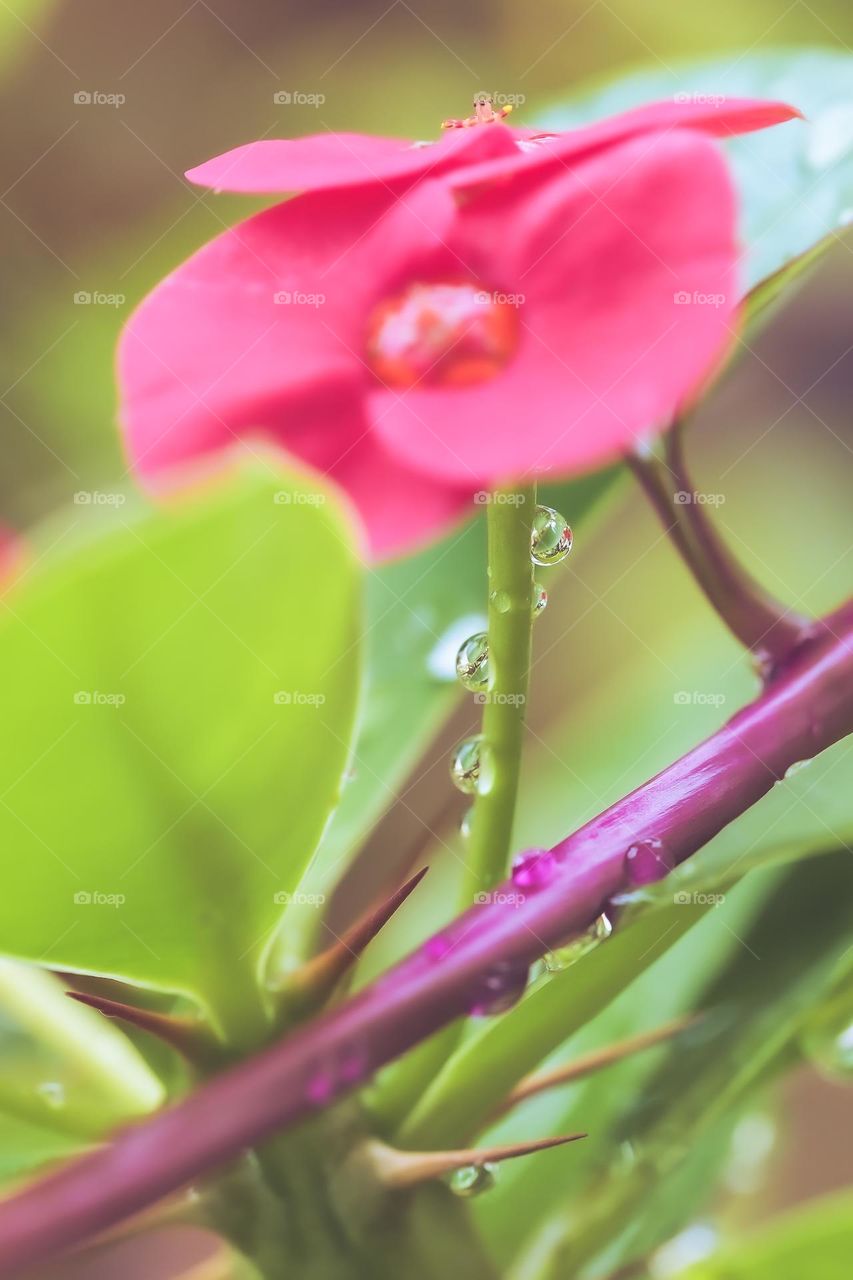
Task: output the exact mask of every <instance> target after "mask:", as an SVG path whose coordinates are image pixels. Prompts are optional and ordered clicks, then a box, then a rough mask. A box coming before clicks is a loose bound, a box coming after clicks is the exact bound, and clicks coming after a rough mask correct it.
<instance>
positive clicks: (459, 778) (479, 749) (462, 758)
mask: <svg viewBox="0 0 853 1280" xmlns="http://www.w3.org/2000/svg"><path fill="white" fill-rule="evenodd" d="M450 776H451V778H452V779H453V785H454V786H455V787H457V788H458V790H459V791H462V792H464V794H465V795H467V796H473V795H486V794H487V793H488V792H489V791H490V790H491V788H492V783H493V782H494V761H493V758H492V752H491V749H490V748H489V746H488V744H487V743H485V742H484V741H483V737H482V734H477V736H476V737H473V738H465V740H464V741H463V742H460V743H459V745H458V746H457V748H456V750H455V751H454V752H453V755H452V756H451V759H450Z"/></svg>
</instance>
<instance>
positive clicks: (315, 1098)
mask: <svg viewBox="0 0 853 1280" xmlns="http://www.w3.org/2000/svg"><path fill="white" fill-rule="evenodd" d="M367 1066H368V1059H367V1052H366V1050H365V1049H364V1047H363V1046H362V1045H360V1044H346V1045H342V1046H341V1047H340V1048H339V1049H338V1050H337V1051H335V1052H334V1053H333V1054H332V1055H331V1056H330V1057H329V1058H328V1059H327V1060H326V1061H325V1062H323V1063H322V1064H321V1065H320V1066H318V1067H317V1069H316V1070H315V1071H313V1072H312V1074H311V1076H310V1077H309V1079H308V1083H307V1085H306V1088H305V1097H306V1098H307V1100H308V1101H309V1102H310V1103H313V1105H314V1106H316V1107H322V1106H325V1105H326V1104H327V1103H328V1102H331V1101H332V1099H333V1098H335V1097H337V1095H338V1094H339V1093H342V1092H344V1091H345V1090H346V1089H349V1088H351V1086H352V1085H354V1084H357V1083H358V1081H359V1080H362V1079H363V1078H364V1076H365V1074H366V1072H367Z"/></svg>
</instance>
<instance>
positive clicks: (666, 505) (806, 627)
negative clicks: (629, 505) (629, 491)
mask: <svg viewBox="0 0 853 1280" xmlns="http://www.w3.org/2000/svg"><path fill="white" fill-rule="evenodd" d="M682 433H683V428H682V424H681V423H675V425H674V426H673V427H672V429H671V430H670V432H669V433H668V435H667V437H666V440H665V443H664V453H663V456H662V457H660V456H655V455H654V454H653V453H650V452H636V453H634V454H632V455H630V456H629V458H628V464H629V466H630V467H631V469H632V471H633V472H634V474H635V476H636V477H637V479H638V481H639V482H640V484H641V485H642V487H643V489H644V491H645V493H646V496H647V497H648V498H649V501H650V502H651V503H652V506H653V507H654V508H655V511H656V512H657V514H658V516H659V517H660V520H661V523H662V524H663V527H664V528H665V529H666V531H667V533H668V534H669V535H670V537H671V538H672V541H673V542H674V544H675V546H676V547H677V548H678V551H679V552H680V554H681V557H682V559H683V560H684V563H685V564H686V565H687V567H688V569H689V570H690V572H691V573H692V574H693V577H694V578H695V580H696V582H697V584H698V586H699V587H700V588H701V590H702V591H703V592H704V594H705V596H706V598H707V599H708V601H709V602H710V604H711V605H712V606H713V608H714V609H715V610H716V612H717V613H718V614H719V616H720V617H721V618H722V620H723V622H725V624H726V626H727V627H728V628H729V630H730V631H731V632H732V634H733V635H734V636H735V637H736V638H737V639H738V640H740V642H741V643H742V644H743V645H745V647H746V648H747V649H749V650H750V652H751V653H752V654H753V655H754V656H755V658H756V661H757V663H758V666H759V669H760V670H761V671H762V672H763V673H764V674H770V673H771V672H772V671H773V670H774V669H775V667H776V666H778V664H779V663H780V662H781V661H782V660H783V659H784V658H786V657H787V656H788V654H789V653H791V651H792V650H793V649H794V648H796V646H797V645H798V644H800V643H801V642H802V641H803V640H804V639H805V638H806V637H807V635H808V634H809V631H810V629H811V627H812V626H813V622H812V620H811V619H810V618H806V617H804V616H803V615H801V614H798V613H796V612H795V611H794V610H792V609H786V608H785V607H784V605H782V604H781V603H780V602H779V601H777V600H775V599H774V598H773V597H772V596H771V595H770V594H769V593H768V592H766V591H765V590H764V588H763V587H762V586H761V585H760V584H759V583H758V582H756V581H755V579H754V578H752V577H751V575H750V574H749V573H747V571H746V569H744V567H743V566H742V565H741V564H740V563H739V562H738V560H737V559H736V558H735V556H734V555H733V554H732V552H731V551H730V549H729V548H728V547H727V545H726V544H725V542H724V541H723V540H722V539H721V538H720V535H719V533H718V532H717V528H716V526H715V524H714V522H713V521H712V520H711V519H709V517H708V515H707V513H706V510H705V506H704V504H703V503H701V502H699V501H697V500H696V499H697V493H696V490H695V489H694V487H693V483H692V481H691V478H690V475H689V473H688V471H687V467H686V464H685V460H684V447H683V440H682Z"/></svg>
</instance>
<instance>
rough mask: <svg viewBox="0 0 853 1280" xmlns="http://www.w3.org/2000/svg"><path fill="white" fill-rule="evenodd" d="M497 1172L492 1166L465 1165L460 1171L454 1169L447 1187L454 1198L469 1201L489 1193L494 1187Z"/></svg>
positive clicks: (495, 1166) (494, 1166) (495, 1167)
mask: <svg viewBox="0 0 853 1280" xmlns="http://www.w3.org/2000/svg"><path fill="white" fill-rule="evenodd" d="M497 1172H498V1170H497V1165H494V1164H488V1163H486V1164H466V1165H463V1167H462V1168H461V1169H454V1171H453V1173H452V1174H451V1175H450V1180H449V1183H448V1185H449V1187H450V1190H451V1191H452V1192H453V1194H454V1195H455V1196H462V1197H463V1198H464V1199H470V1197H471V1196H479V1195H482V1194H483V1192H484V1191H490V1190H491V1189H492V1187H493V1186H494V1185H495V1179H496V1177H497Z"/></svg>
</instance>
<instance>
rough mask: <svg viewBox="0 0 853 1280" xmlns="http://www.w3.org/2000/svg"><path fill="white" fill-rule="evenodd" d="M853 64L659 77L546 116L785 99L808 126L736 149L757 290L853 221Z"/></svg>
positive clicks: (807, 60)
mask: <svg viewBox="0 0 853 1280" xmlns="http://www.w3.org/2000/svg"><path fill="white" fill-rule="evenodd" d="M851 86H853V56H851V55H850V53H849V52H841V51H839V50H834V49H820V48H815V49H802V50H801V49H780V50H778V51H769V52H763V53H754V54H752V55H751V56H745V57H739V58H731V57H728V58H714V59H707V60H703V61H701V62H691V63H679V64H678V65H677V66H676V67H674V68H669V67H664V68H660V69H658V68H655V69H651V70H648V71H640V72H637V73H636V74H634V75H630V76H626V77H623V78H621V79H619V80H617V81H615V82H614V83H612V84H609V85H607V86H606V87H605V88H601V89H598V90H594V91H593V92H591V93H587V94H586V95H584V96H582V97H580V98H575V99H573V100H571V101H570V102H568V103H566V104H565V105H561V106H557V107H554V108H553V109H552V110H551V111H549V112H547V113H546V114H545V116H544V117H543V122H544V123H546V124H547V125H548V126H549V127H552V128H565V127H567V126H569V125H576V124H580V123H584V122H586V121H589V120H593V119H597V118H599V117H601V116H605V115H609V114H611V113H616V112H618V111H624V110H626V109H627V108H629V107H633V106H638V105H639V104H641V103H643V102H650V101H653V100H655V99H671V98H672V97H673V95H674V94H676V95H686V96H687V97H698V98H699V99H700V100H702V101H706V102H711V103H713V101H714V100H715V99H716V98H717V97H719V95H721V94H725V95H726V96H728V97H752V98H768V99H778V100H780V101H782V102H788V103H790V104H791V105H792V106H794V107H796V108H798V110H800V111H801V112H802V113H803V115H804V116H805V117H806V119H805V120H804V121H803V120H794V121H790V122H788V123H787V124H784V125H780V126H777V127H776V128H773V129H765V130H763V131H761V132H759V133H751V134H747V135H746V136H744V137H741V138H736V139H734V140H733V141H732V142H730V143H729V144H728V150H729V154H730V157H731V160H732V163H733V165H734V171H735V178H736V181H737V186H738V190H739V192H740V196H741V202H742V207H743V239H744V244H745V246H746V282H747V285H748V287H750V288H752V287H754V286H755V285H756V284H758V283H759V282H760V281H762V280H765V279H766V278H767V277H769V276H772V275H774V273H776V272H777V271H779V270H780V269H781V268H784V267H787V266H788V265H789V264H791V263H792V262H794V261H795V260H796V259H799V258H800V257H801V255H803V254H806V253H808V252H809V251H810V250H812V249H814V248H815V246H817V245H828V244H829V243H831V242H832V240H833V239H834V238H835V237H837V235H838V234H839V232H841V231H842V230H843V229H844V228H845V227H846V226H847V225H848V223H849V222H850V219H851V216H853V88H851Z"/></svg>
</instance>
